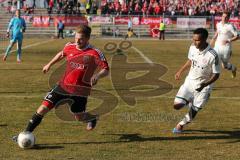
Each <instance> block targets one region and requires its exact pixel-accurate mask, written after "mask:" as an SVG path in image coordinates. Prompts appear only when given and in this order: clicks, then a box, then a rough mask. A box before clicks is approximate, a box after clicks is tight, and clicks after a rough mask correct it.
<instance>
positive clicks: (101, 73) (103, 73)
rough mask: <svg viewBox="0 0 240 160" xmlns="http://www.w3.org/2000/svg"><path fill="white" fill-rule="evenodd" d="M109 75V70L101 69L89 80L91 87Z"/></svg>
mask: <svg viewBox="0 0 240 160" xmlns="http://www.w3.org/2000/svg"><path fill="white" fill-rule="evenodd" d="M108 74H109V70H107V69H102V70H100V71H99V72H98V73H96V74H94V75H93V76H92V78H91V86H93V85H95V84H97V81H98V80H99V79H100V78H103V77H106V76H107V75H108Z"/></svg>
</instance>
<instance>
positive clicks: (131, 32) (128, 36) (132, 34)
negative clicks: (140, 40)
mask: <svg viewBox="0 0 240 160" xmlns="http://www.w3.org/2000/svg"><path fill="white" fill-rule="evenodd" d="M132 36H135V37H137V34H136V33H135V32H133V29H132V28H128V31H127V34H126V35H125V37H124V39H125V40H126V39H127V38H131V37H132Z"/></svg>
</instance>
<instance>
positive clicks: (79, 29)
mask: <svg viewBox="0 0 240 160" xmlns="http://www.w3.org/2000/svg"><path fill="white" fill-rule="evenodd" d="M91 32H92V29H91V28H90V27H89V26H88V25H84V24H82V25H80V26H78V27H77V28H76V33H82V34H84V35H85V36H86V37H87V38H89V37H90V35H91Z"/></svg>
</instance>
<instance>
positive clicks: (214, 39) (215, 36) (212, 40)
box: [210, 32, 218, 47]
mask: <svg viewBox="0 0 240 160" xmlns="http://www.w3.org/2000/svg"><path fill="white" fill-rule="evenodd" d="M217 37H218V33H217V32H215V34H214V36H213V38H212V39H211V41H210V46H212V47H214V44H215V41H216V39H217Z"/></svg>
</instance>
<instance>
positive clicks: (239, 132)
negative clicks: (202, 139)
mask: <svg viewBox="0 0 240 160" xmlns="http://www.w3.org/2000/svg"><path fill="white" fill-rule="evenodd" d="M233 129H234V130H233V131H226V130H225V131H223V130H186V131H185V132H186V134H202V133H204V134H214V135H218V136H216V137H219V139H235V140H234V141H230V142H226V143H238V142H240V128H233ZM219 134H220V135H219ZM208 137H211V136H206V139H208ZM209 139H211V138H209ZM212 139H213V138H212ZM216 139H218V138H216Z"/></svg>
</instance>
